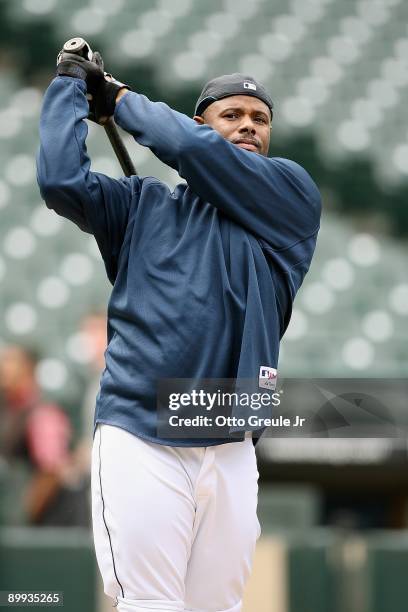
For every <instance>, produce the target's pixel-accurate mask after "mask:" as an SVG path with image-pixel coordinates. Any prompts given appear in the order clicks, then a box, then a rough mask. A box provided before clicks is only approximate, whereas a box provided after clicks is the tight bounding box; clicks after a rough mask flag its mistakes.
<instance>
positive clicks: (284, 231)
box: [115, 92, 321, 249]
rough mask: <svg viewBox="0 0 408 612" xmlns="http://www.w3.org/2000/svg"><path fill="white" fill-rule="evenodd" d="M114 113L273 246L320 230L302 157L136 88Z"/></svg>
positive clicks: (316, 197)
mask: <svg viewBox="0 0 408 612" xmlns="http://www.w3.org/2000/svg"><path fill="white" fill-rule="evenodd" d="M115 120H116V122H117V123H118V124H119V125H120V126H121V127H122V128H123V129H125V130H126V131H127V132H129V133H131V134H132V135H133V136H134V138H135V139H136V140H137V141H138V142H139V143H140V144H142V145H144V146H147V147H149V148H150V149H151V150H152V151H153V153H154V154H155V155H156V156H157V157H158V158H159V159H161V161H163V162H164V163H166V164H167V165H169V166H171V167H172V168H174V169H175V170H177V171H178V173H179V174H180V176H182V177H183V178H184V179H185V180H186V181H187V183H188V185H189V187H190V188H191V189H192V190H193V191H194V192H195V193H196V194H197V195H198V196H199V197H200V198H201V199H203V200H204V201H206V202H209V203H211V204H212V205H213V206H216V207H217V208H218V209H219V210H220V211H222V212H223V213H225V214H226V215H228V216H230V217H231V218H232V219H234V220H235V221H236V222H237V223H239V224H240V225H242V226H244V227H245V228H247V229H248V230H249V231H251V232H252V233H254V234H255V235H257V236H258V237H260V238H262V239H264V240H266V241H267V242H268V243H269V244H270V246H271V247H272V248H274V249H286V248H290V247H291V246H292V245H294V244H296V243H297V242H300V241H302V240H306V239H307V238H308V237H309V236H312V235H314V234H315V233H316V232H317V231H318V229H319V222H320V214H321V199H320V194H319V191H318V189H317V187H316V185H315V183H314V182H313V180H312V179H311V177H310V176H309V174H308V173H307V172H306V171H305V170H304V169H303V168H302V167H301V166H299V165H298V164H297V163H295V162H293V161H291V160H288V159H282V158H269V157H265V156H262V155H259V154H257V153H254V152H251V151H246V150H244V149H241V148H239V147H237V146H236V145H234V144H232V143H230V142H229V141H228V140H226V139H225V138H223V137H222V136H221V135H220V134H219V133H218V132H217V131H215V130H213V129H212V128H211V127H209V126H208V125H198V124H197V123H196V122H195V121H194V120H193V119H190V118H189V117H187V116H186V115H183V114H181V113H179V112H177V111H174V110H172V109H171V108H169V107H168V106H167V105H166V104H164V103H162V102H151V101H150V100H148V98H146V97H145V96H143V95H140V94H137V93H135V92H128V93H126V94H125V95H124V96H123V97H122V99H121V100H120V101H119V103H118V104H117V107H116V109H115Z"/></svg>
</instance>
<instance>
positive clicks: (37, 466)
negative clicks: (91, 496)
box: [0, 345, 85, 526]
mask: <svg viewBox="0 0 408 612" xmlns="http://www.w3.org/2000/svg"><path fill="white" fill-rule="evenodd" d="M37 362H38V355H37V354H36V353H35V352H34V351H32V350H30V349H29V348H25V347H22V346H17V345H8V346H6V347H3V348H2V349H1V351H0V422H1V428H0V455H2V457H3V458H4V459H5V461H7V463H8V465H9V466H10V470H11V477H12V476H13V470H14V468H18V467H22V466H24V467H25V468H26V471H27V478H28V480H26V481H25V482H26V483H27V484H26V488H25V490H24V491H23V504H24V508H23V516H24V518H25V521H26V522H28V523H29V524H30V525H42V526H44V525H74V524H83V523H84V522H85V521H84V517H83V516H81V513H82V510H81V504H77V503H75V495H73V494H72V492H73V491H74V490H75V482H76V469H75V463H74V462H73V461H72V457H71V453H70V442H71V438H72V427H71V423H70V420H69V418H68V416H67V415H66V414H65V412H64V411H63V410H62V409H61V408H60V407H59V406H58V405H57V404H56V403H55V402H50V401H48V400H46V399H45V398H44V397H43V395H42V392H41V390H40V387H39V385H38V382H37V379H36V365H37ZM16 511H17V512H18V511H19V509H16Z"/></svg>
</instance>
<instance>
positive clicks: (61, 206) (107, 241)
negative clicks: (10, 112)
mask: <svg viewBox="0 0 408 612" xmlns="http://www.w3.org/2000/svg"><path fill="white" fill-rule="evenodd" d="M87 116H88V101H87V99H86V84H85V83H84V82H83V81H82V80H80V79H73V78H71V77H57V78H55V79H54V80H53V81H52V82H51V84H50V86H49V87H48V89H47V91H46V93H45V97H44V102H43V107H42V112H41V118H40V147H39V151H38V155H37V181H38V185H39V187H40V192H41V196H42V198H43V199H44V200H45V203H46V205H47V207H48V208H50V209H53V210H55V212H57V213H58V214H59V215H62V216H63V217H66V218H67V219H69V220H70V221H72V222H73V223H75V224H76V225H77V226H78V227H79V228H80V229H81V230H82V231H84V232H87V233H90V234H93V235H94V236H95V238H96V241H97V243H98V246H99V249H100V251H101V254H102V256H103V259H104V262H105V266H106V269H107V272H108V277H109V279H110V280H111V282H114V277H115V268H116V265H117V258H118V255H119V252H120V249H121V246H122V243H123V238H124V234H125V231H126V226H127V220H128V215H129V209H130V204H131V200H132V192H136V193H137V191H138V188H139V182H138V179H137V177H132V179H129V178H122V179H120V180H116V179H112V178H110V177H108V176H105V175H103V174H99V173H97V172H91V170H90V165H91V162H90V159H89V157H88V154H87V150H86V145H85V140H86V137H87V134H88V126H87V124H86V122H85V121H84V119H85V118H86V117H87Z"/></svg>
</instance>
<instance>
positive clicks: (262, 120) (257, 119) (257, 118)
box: [255, 117, 266, 125]
mask: <svg viewBox="0 0 408 612" xmlns="http://www.w3.org/2000/svg"><path fill="white" fill-rule="evenodd" d="M255 121H256V122H257V123H262V124H263V125H265V124H266V119H265V117H256V118H255Z"/></svg>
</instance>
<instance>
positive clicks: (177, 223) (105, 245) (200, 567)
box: [38, 54, 321, 612]
mask: <svg viewBox="0 0 408 612" xmlns="http://www.w3.org/2000/svg"><path fill="white" fill-rule="evenodd" d="M87 93H88V94H89V93H90V94H91V95H92V103H91V109H90V107H89V104H88V99H87V95H86V94H87ZM90 112H91V113H92V118H93V119H94V120H96V121H98V122H101V121H104V119H102V118H105V117H111V116H113V117H114V119H115V121H116V123H117V124H118V125H119V126H121V127H122V128H123V129H124V130H125V131H127V132H128V133H130V134H132V135H133V136H134V138H135V139H136V141H137V142H138V143H139V144H140V145H142V146H144V147H148V148H149V149H150V150H151V151H152V152H153V153H154V155H156V156H157V157H158V158H159V159H160V160H161V161H162V162H164V163H165V164H167V165H168V166H170V167H171V168H174V169H175V170H176V171H177V172H178V173H179V175H180V176H181V177H182V178H183V179H185V183H184V182H183V183H180V184H179V185H177V186H176V188H175V189H174V191H171V190H170V189H169V188H168V186H167V185H165V184H164V183H162V182H161V181H159V180H158V179H156V178H154V177H139V176H135V175H133V176H130V177H124V178H121V179H118V180H117V179H113V178H110V177H108V176H105V175H103V174H99V173H96V172H92V171H91V169H90V160H89V157H88V155H87V151H86V145H85V141H86V136H87V125H86V122H85V119H87V118H88V115H89V113H90ZM272 117H273V104H272V100H271V98H270V96H269V94H268V93H267V91H266V90H265V88H264V87H263V86H262V85H261V84H260V83H259V82H257V81H256V80H255V79H254V78H252V77H251V76H248V75H242V74H231V75H224V76H219V77H217V78H215V79H213V80H211V81H210V82H209V83H207V84H206V85H205V86H204V89H203V91H202V93H201V95H200V97H199V99H198V101H197V105H196V108H195V113H194V117H193V119H191V118H189V117H187V116H186V115H184V114H181V113H179V112H177V111H175V110H173V109H171V108H169V107H168V106H167V105H166V104H164V103H161V102H152V101H150V100H149V99H148V98H146V97H145V96H144V95H143V94H142V93H138V92H132V91H129V89H128V88H126V86H124V85H123V84H120V83H119V84H118V83H117V82H114V81H108V80H106V77H105V75H104V73H103V70H102V69H101V68H100V67H98V66H96V64H95V63H94V62H92V61H89V60H87V59H84V58H76V57H75V56H73V55H71V54H68V55H64V54H63V55H62V57H61V56H60V61H59V64H58V67H57V76H56V78H55V79H54V80H53V81H52V82H51V84H50V86H49V88H48V90H47V92H46V94H45V98H44V104H43V109H42V115H41V123H40V139H41V146H40V150H39V154H38V182H39V185H40V189H41V194H42V197H43V199H44V200H45V202H46V205H47V206H48V208H51V209H53V210H54V211H56V212H57V213H58V214H60V215H62V216H64V217H66V218H67V219H69V220H71V221H72V222H74V223H75V224H76V225H77V226H78V227H79V228H80V229H82V230H83V231H84V232H87V233H90V234H93V235H94V237H95V239H96V241H97V244H98V247H99V249H100V252H101V255H102V258H103V261H104V263H105V267H106V272H107V276H108V278H109V280H110V282H111V283H112V285H113V288H112V293H111V296H110V300H109V304H108V348H107V351H106V354H105V360H106V367H105V369H104V371H103V374H102V377H101V384H100V391H99V393H98V396H97V399H96V411H95V433H94V443H93V456H92V506H93V531H94V541H95V549H96V555H97V560H98V564H99V568H100V571H101V574H102V577H103V581H104V588H105V592H106V593H107V594H108V595H109V596H111V597H112V598H114V599H115V600H116V605H117V608H118V610H119V611H120V612H147V611H149V612H152V611H158V612H159V611H160V612H167V611H174V612H182V611H184V610H189V611H197V612H198V611H200V612H204V611H214V610H217V611H218V612H239V611H240V610H241V609H242V597H243V592H244V586H245V583H246V581H247V578H248V576H249V574H250V570H251V564H252V557H253V552H254V548H255V544H256V540H257V538H258V537H259V534H260V528H259V522H258V519H257V516H256V506H257V491H258V484H257V480H258V471H257V464H256V456H255V451H254V446H255V444H256V442H257V440H258V439H259V435H260V433H259V432H245V431H243V432H242V436H235V437H231V438H216V437H208V438H205V437H203V438H199V439H197V438H194V439H189V438H188V437H186V438H183V439H171V438H164V437H162V436H160V435H159V434H158V431H157V411H156V399H157V398H156V395H157V385H158V380H159V379H161V378H166V379H175V378H184V379H186V378H187V379H196V378H198V377H199V378H206V379H213V378H225V379H241V378H248V379H257V378H258V375H259V372H260V371H266V372H268V371H275V370H276V368H277V364H278V354H279V342H280V339H281V338H282V336H283V334H284V331H285V329H286V327H287V325H288V323H289V320H290V315H291V309H292V303H293V300H294V298H295V295H296V292H297V290H298V289H299V287H300V285H301V283H302V281H303V278H304V276H305V274H306V272H307V270H308V268H309V265H310V262H311V259H312V256H313V252H314V249H315V244H316V238H317V233H318V229H319V222H320V211H321V201H320V195H319V192H318V189H317V188H316V185H315V184H314V182H313V180H312V179H311V178H310V176H309V175H308V173H307V172H306V171H305V170H304V169H303V168H302V167H301V166H299V165H298V164H297V163H295V162H293V161H290V160H288V159H282V158H276V157H275V158H274V157H272V158H270V157H268V156H267V154H268V149H269V140H270V129H271V123H272Z"/></svg>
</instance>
